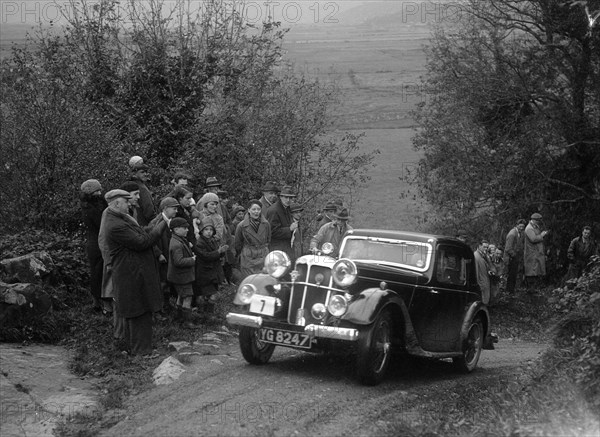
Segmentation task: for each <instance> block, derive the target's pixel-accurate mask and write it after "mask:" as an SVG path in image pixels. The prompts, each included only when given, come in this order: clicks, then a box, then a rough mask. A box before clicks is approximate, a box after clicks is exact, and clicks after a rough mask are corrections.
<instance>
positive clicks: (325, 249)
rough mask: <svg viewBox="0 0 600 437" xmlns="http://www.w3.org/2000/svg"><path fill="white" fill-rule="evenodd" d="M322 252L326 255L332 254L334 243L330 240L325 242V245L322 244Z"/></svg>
mask: <svg viewBox="0 0 600 437" xmlns="http://www.w3.org/2000/svg"><path fill="white" fill-rule="evenodd" d="M321 252H323V254H325V255H330V254H331V253H333V244H332V243H330V242H327V243H323V246H321Z"/></svg>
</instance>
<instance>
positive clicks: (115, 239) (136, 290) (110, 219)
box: [104, 190, 167, 357]
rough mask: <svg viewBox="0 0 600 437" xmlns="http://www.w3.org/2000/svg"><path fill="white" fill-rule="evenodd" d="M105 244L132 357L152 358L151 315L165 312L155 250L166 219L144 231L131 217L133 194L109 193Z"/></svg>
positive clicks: (115, 295)
mask: <svg viewBox="0 0 600 437" xmlns="http://www.w3.org/2000/svg"><path fill="white" fill-rule="evenodd" d="M105 198H106V201H107V202H108V208H107V211H106V215H105V221H106V222H105V223H104V225H105V229H104V230H105V235H104V240H105V244H106V247H107V249H108V252H109V253H110V254H111V258H110V264H109V265H108V268H109V270H110V272H111V276H112V285H113V289H114V290H113V291H114V299H115V312H116V313H117V315H118V316H120V317H122V318H123V319H124V325H125V340H126V342H127V344H128V347H129V349H130V352H131V354H132V355H143V356H146V357H153V355H152V314H153V313H154V312H156V311H159V310H160V309H161V308H162V301H163V297H162V293H161V290H160V279H159V275H158V261H157V259H156V257H155V255H154V251H153V246H154V245H155V244H156V242H157V241H158V240H159V238H160V237H161V235H162V233H163V232H165V231H166V229H167V221H166V219H163V220H162V221H160V222H159V223H157V224H156V226H155V227H154V229H152V230H151V231H146V230H144V229H143V228H142V227H141V226H140V225H139V224H138V223H137V222H136V221H135V220H134V219H133V217H131V216H130V215H129V214H128V211H129V202H128V200H129V198H130V194H129V193H128V192H127V191H124V190H112V191H109V192H108V193H106V195H105Z"/></svg>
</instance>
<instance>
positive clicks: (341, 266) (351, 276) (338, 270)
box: [331, 258, 358, 288]
mask: <svg viewBox="0 0 600 437" xmlns="http://www.w3.org/2000/svg"><path fill="white" fill-rule="evenodd" d="M331 276H332V277H333V280H334V281H335V283H336V284H337V285H339V286H340V287H342V288H346V287H349V286H351V285H352V284H354V283H355V282H356V278H357V277H358V269H357V268H356V264H354V262H353V261H351V260H349V259H347V258H342V259H340V260H337V261H336V262H335V264H334V265H333V267H332V268H331Z"/></svg>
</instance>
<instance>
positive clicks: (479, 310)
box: [457, 301, 493, 350]
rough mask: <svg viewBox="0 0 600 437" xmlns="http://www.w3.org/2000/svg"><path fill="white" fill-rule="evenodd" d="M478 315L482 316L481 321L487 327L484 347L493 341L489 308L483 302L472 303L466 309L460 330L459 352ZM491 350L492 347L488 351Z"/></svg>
mask: <svg viewBox="0 0 600 437" xmlns="http://www.w3.org/2000/svg"><path fill="white" fill-rule="evenodd" d="M477 315H480V316H481V321H482V322H483V326H484V327H485V332H484V334H485V335H484V345H485V344H486V342H488V341H491V339H490V333H491V323H490V313H489V311H488V308H487V306H486V305H485V304H484V303H483V302H481V301H477V302H472V303H471V304H470V305H469V306H468V307H467V308H466V311H465V317H464V319H463V322H462V326H461V328H460V342H459V343H458V345H457V346H458V348H459V349H458V350H460V348H461V345H462V344H463V342H464V340H465V339H466V338H467V334H468V331H469V326H470V324H471V320H473V318H474V317H475V316H477ZM489 348H490V347H489V346H488V349H489ZM491 349H493V346H492V347H491Z"/></svg>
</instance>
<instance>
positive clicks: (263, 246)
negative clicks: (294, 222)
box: [234, 215, 271, 276]
mask: <svg viewBox="0 0 600 437" xmlns="http://www.w3.org/2000/svg"><path fill="white" fill-rule="evenodd" d="M234 240H235V250H236V252H237V253H239V254H240V270H241V271H242V274H243V275H244V276H248V275H251V274H253V273H260V272H261V271H262V268H263V265H264V261H265V257H266V256H267V255H268V254H269V242H270V241H271V225H269V222H268V221H267V219H265V218H264V217H263V216H262V215H261V216H260V225H259V226H258V232H255V231H254V228H253V227H252V225H251V224H250V217H249V216H248V215H246V217H244V220H242V221H241V222H240V224H239V225H238V227H237V228H236V230H235V239H234Z"/></svg>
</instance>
